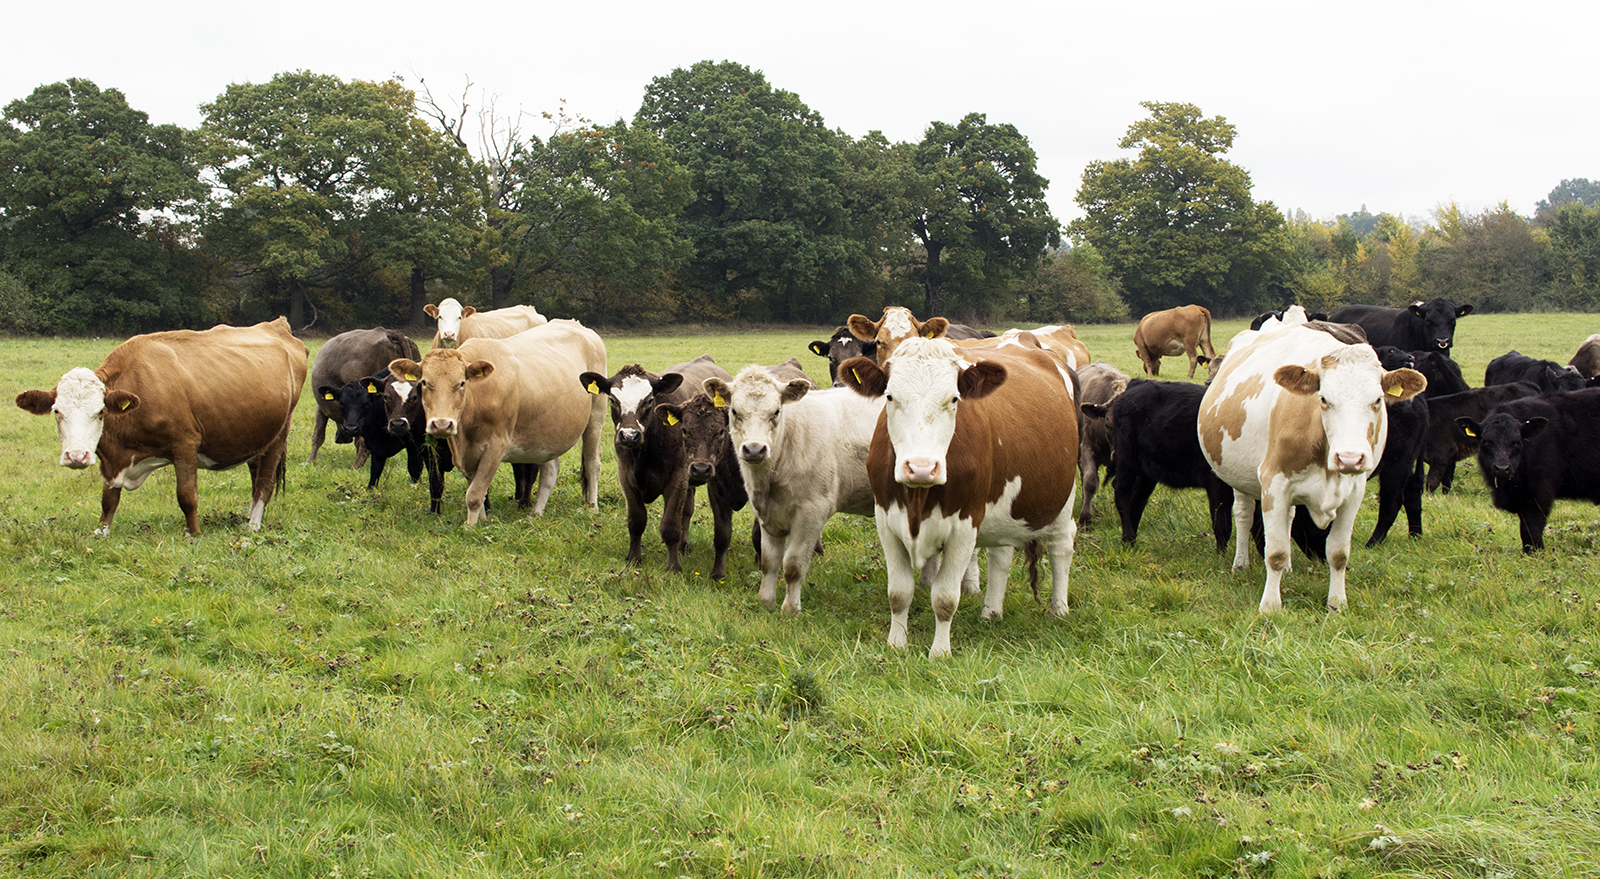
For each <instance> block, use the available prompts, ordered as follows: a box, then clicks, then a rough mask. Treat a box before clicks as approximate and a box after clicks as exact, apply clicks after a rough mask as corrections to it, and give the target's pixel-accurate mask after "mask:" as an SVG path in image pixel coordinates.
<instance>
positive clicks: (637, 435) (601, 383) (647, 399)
mask: <svg viewBox="0 0 1600 879" xmlns="http://www.w3.org/2000/svg"><path fill="white" fill-rule="evenodd" d="M578 381H579V382H581V383H582V384H583V387H584V390H586V391H588V392H589V393H591V394H596V395H598V396H602V397H605V398H606V399H607V400H608V401H609V402H610V403H611V423H612V424H615V425H616V427H617V432H616V444H617V448H619V449H637V448H639V447H640V446H642V445H644V435H645V428H646V426H647V424H646V421H645V419H647V418H651V417H653V416H654V413H655V408H656V396H657V395H659V394H670V393H672V392H673V391H676V390H677V389H678V388H679V387H680V386H682V384H683V375H682V374H681V373H676V372H669V373H667V374H666V375H656V374H655V373H653V372H648V371H646V370H645V368H644V367H643V366H640V365H639V364H637V363H633V364H629V365H628V366H624V367H623V368H622V369H620V370H618V371H617V374H616V375H613V376H612V377H610V378H606V377H605V376H603V375H601V374H600V373H598V372H585V373H583V374H582V375H580V376H578Z"/></svg>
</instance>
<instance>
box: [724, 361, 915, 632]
mask: <svg viewBox="0 0 1600 879" xmlns="http://www.w3.org/2000/svg"><path fill="white" fill-rule="evenodd" d="M702 386H703V387H704V389H705V392H706V393H707V394H709V395H711V397H712V399H713V400H716V399H721V400H722V401H724V404H725V406H726V410H727V413H728V431H729V435H730V438H731V440H732V444H733V447H734V450H735V452H736V453H737V455H738V461H739V472H740V474H741V475H742V476H743V479H744V484H745V488H746V490H747V491H749V493H750V506H751V509H752V510H753V511H754V513H755V518H756V523H757V525H758V526H760V529H761V547H760V552H759V553H758V558H759V567H760V570H761V586H760V591H759V592H758V597H759V598H760V599H761V603H762V604H765V605H766V606H767V607H768V608H769V609H773V608H776V607H777V601H778V578H779V577H780V576H781V577H782V578H783V582H784V598H783V612H784V613H799V612H800V608H801V604H800V595H801V590H802V588H803V587H804V586H805V581H806V574H807V572H808V571H809V570H810V569H811V556H812V548H813V547H814V546H816V545H817V544H818V543H819V542H820V541H821V539H822V531H823V528H824V526H826V525H827V523H828V519H829V518H831V517H832V516H833V514H834V513H846V514H849V515H855V516H871V515H872V514H873V498H872V486H871V484H870V483H869V482H868V480H867V466H866V462H867V452H868V449H869V448H870V447H871V444H872V431H873V428H874V427H875V426H876V424H877V421H878V414H879V413H880V412H882V410H883V401H882V400H881V399H879V398H871V399H869V398H867V397H863V396H861V395H860V394H857V393H855V392H854V391H852V390H850V389H848V388H846V387H843V386H840V387H838V388H833V389H829V390H825V391H814V390H812V389H811V383H810V382H809V381H805V380H803V379H799V378H788V379H784V378H780V377H779V376H776V375H774V374H773V373H772V372H771V370H769V369H767V368H765V367H759V366H750V367H746V368H744V369H742V370H740V371H739V374H738V375H736V376H734V377H733V380H732V381H731V382H730V381H724V380H722V379H719V378H709V379H706V380H705V382H704V383H703V385H702Z"/></svg>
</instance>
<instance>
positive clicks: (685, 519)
mask: <svg viewBox="0 0 1600 879" xmlns="http://www.w3.org/2000/svg"><path fill="white" fill-rule="evenodd" d="M663 497H664V500H663V501H662V504H661V542H662V544H664V545H665V546H666V547H667V570H669V571H671V572H673V573H674V574H681V573H683V563H682V562H681V561H679V559H678V556H679V555H680V554H681V553H682V552H683V551H684V550H685V549H687V548H688V545H689V519H690V517H691V516H692V515H693V514H694V486H692V485H690V484H689V478H688V476H687V475H679V476H678V477H676V478H674V479H673V481H672V486H671V487H670V488H668V489H667V492H666V494H665V495H663Z"/></svg>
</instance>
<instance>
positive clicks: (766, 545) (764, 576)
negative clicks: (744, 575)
mask: <svg viewBox="0 0 1600 879" xmlns="http://www.w3.org/2000/svg"><path fill="white" fill-rule="evenodd" d="M786 536H787V535H784V534H779V533H778V532H777V531H774V530H773V529H771V528H762V529H761V531H760V534H759V535H758V536H757V537H756V539H757V540H758V541H759V547H760V551H759V552H757V553H756V567H757V568H759V569H760V570H761V589H760V591H759V592H757V593H756V597H758V598H760V599H761V603H762V604H764V605H766V606H767V610H775V609H776V608H777V606H778V574H779V572H780V571H781V570H782V569H783V567H784V565H786V564H787V562H788V559H787V556H786V553H787V549H786V540H785V538H786ZM791 598H792V599H793V601H794V608H793V609H792V610H791V609H790V607H789V601H790V599H791ZM783 609H784V612H786V613H799V612H800V594H799V591H798V590H793V591H790V592H789V593H788V594H787V595H786V596H785V597H784V602H783Z"/></svg>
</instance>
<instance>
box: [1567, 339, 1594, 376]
mask: <svg viewBox="0 0 1600 879" xmlns="http://www.w3.org/2000/svg"><path fill="white" fill-rule="evenodd" d="M1567 365H1568V366H1570V367H1572V368H1573V369H1576V370H1577V371H1578V373H1579V374H1580V375H1582V376H1583V377H1584V379H1585V380H1587V381H1590V382H1591V383H1592V382H1593V381H1594V379H1595V377H1596V376H1600V333H1595V334H1594V335H1592V336H1590V337H1589V338H1587V339H1584V340H1583V344H1581V345H1579V346H1578V351H1577V353H1575V354H1573V355H1572V359H1571V360H1569V361H1567Z"/></svg>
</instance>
